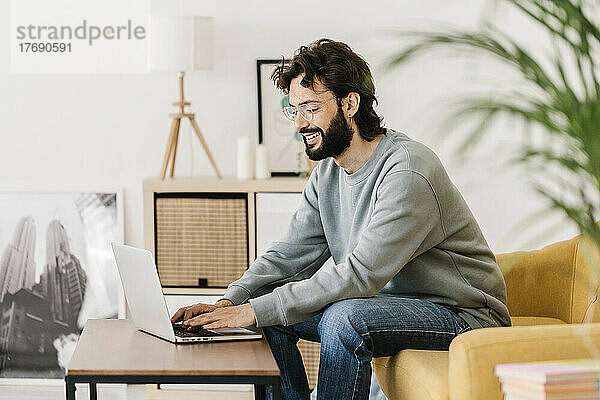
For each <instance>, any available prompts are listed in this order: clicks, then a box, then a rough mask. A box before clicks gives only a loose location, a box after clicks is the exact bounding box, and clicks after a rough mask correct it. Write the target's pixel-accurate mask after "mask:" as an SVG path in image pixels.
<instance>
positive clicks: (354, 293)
mask: <svg viewBox="0 0 600 400" xmlns="http://www.w3.org/2000/svg"><path fill="white" fill-rule="evenodd" d="M330 256H331V257H333V261H334V263H335V265H328V264H329V263H328V264H326V265H323V264H324V263H325V261H326V260H327V259H328V258H329V257H330ZM380 293H381V294H386V295H392V296H398V297H410V298H419V299H426V300H430V301H432V302H434V303H438V304H442V305H444V306H448V307H449V308H450V309H453V310H455V311H456V312H457V313H458V314H459V315H460V316H461V317H462V318H463V319H464V320H465V321H466V322H467V323H468V324H469V325H470V326H471V327H472V328H474V329H475V328H482V327H489V326H509V325H510V318H509V314H508V310H507V308H506V305H505V303H506V287H505V284H504V279H503V277H502V274H501V272H500V269H499V268H498V265H497V264H496V260H495V257H494V254H493V253H492V252H491V250H490V248H489V247H488V245H487V243H486V240H485V238H484V236H483V234H482V232H481V230H480V228H479V226H478V224H477V221H476V220H475V218H474V217H473V214H472V213H471V210H470V209H469V207H468V205H467V203H466V202H465V200H464V199H463V197H462V196H461V194H460V193H459V191H458V190H457V188H456V187H455V186H454V184H453V183H452V181H451V180H450V178H449V177H448V175H447V173H446V171H445V169H444V167H443V166H442V164H441V162H440V160H439V159H438V157H437V156H436V155H435V154H434V153H433V151H431V150H430V149H429V148H427V147H426V146H424V145H423V144H421V143H418V142H416V141H414V140H412V139H410V138H409V137H407V136H406V135H404V134H402V133H399V132H395V131H393V130H390V129H388V130H387V132H386V135H385V136H384V138H383V139H382V140H381V141H380V142H379V144H378V146H377V148H376V149H375V151H374V152H373V154H372V155H371V157H370V158H369V160H368V161H367V162H366V163H365V165H363V167H362V168H360V169H359V170H358V171H357V172H355V173H353V174H348V173H347V172H346V171H345V170H344V169H343V168H340V167H339V166H338V165H337V164H336V163H335V162H334V160H333V159H332V158H328V159H325V160H323V161H321V162H320V163H319V164H318V166H317V167H316V168H315V169H314V171H313V173H312V174H311V176H310V179H309V181H308V183H307V185H306V187H305V188H304V191H303V194H302V201H301V204H300V206H299V208H298V210H297V211H296V213H295V214H294V216H293V217H292V220H291V222H290V225H289V228H288V230H287V233H286V234H285V236H284V237H283V238H282V239H281V240H280V241H277V242H274V243H273V244H272V245H271V247H270V248H269V249H268V250H267V251H266V252H265V253H264V254H263V255H261V256H259V257H258V258H257V259H256V261H255V262H254V264H253V265H252V266H251V267H250V268H249V269H248V270H247V271H246V272H245V273H244V275H243V276H242V277H241V278H240V279H238V280H237V281H235V282H233V283H231V284H230V285H229V287H228V288H227V291H226V293H225V295H224V296H223V298H225V299H228V300H230V301H231V302H232V303H233V304H235V305H238V304H241V303H245V302H247V301H250V304H251V305H252V309H253V310H254V314H255V316H256V323H257V326H259V327H262V326H270V325H291V324H295V323H298V322H301V321H304V320H306V319H308V318H310V317H312V316H314V315H316V314H318V313H319V312H321V311H322V310H323V308H324V307H326V306H327V305H328V304H331V303H333V302H336V301H339V300H343V299H348V298H360V297H372V296H375V295H377V294H380Z"/></svg>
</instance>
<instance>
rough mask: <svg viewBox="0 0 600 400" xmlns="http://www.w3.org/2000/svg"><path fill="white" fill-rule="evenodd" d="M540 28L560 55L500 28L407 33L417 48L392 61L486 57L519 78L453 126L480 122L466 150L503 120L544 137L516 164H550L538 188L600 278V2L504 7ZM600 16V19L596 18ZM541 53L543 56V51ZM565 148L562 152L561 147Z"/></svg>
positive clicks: (534, 1) (474, 98) (519, 1)
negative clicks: (447, 55)
mask: <svg viewBox="0 0 600 400" xmlns="http://www.w3.org/2000/svg"><path fill="white" fill-rule="evenodd" d="M503 1H504V2H506V3H508V4H510V5H512V6H514V7H516V8H517V9H518V10H520V12H522V13H524V14H525V15H526V16H528V17H529V18H530V19H531V20H533V21H535V23H536V24H538V25H539V26H540V27H541V28H542V30H543V31H545V32H547V33H548V34H549V36H550V37H551V39H552V41H551V42H552V44H553V49H552V50H553V51H551V52H550V54H549V55H545V56H538V55H534V53H533V52H532V51H530V50H528V49H527V48H525V47H523V46H522V45H520V44H519V43H518V42H517V41H516V40H514V39H512V38H511V37H510V36H509V35H507V34H505V33H503V32H501V31H500V30H499V29H498V28H496V27H494V26H493V25H487V26H485V27H484V28H483V29H481V30H480V31H479V32H468V31H462V30H451V31H448V32H433V31H410V32H402V37H403V38H405V39H406V38H408V39H410V40H411V44H410V45H408V46H406V47H404V48H403V49H401V50H400V51H399V52H398V53H397V54H394V55H393V57H392V58H391V59H390V60H389V62H388V64H387V66H388V67H390V68H396V67H399V66H403V65H405V64H407V63H408V62H409V61H411V60H413V59H414V57H415V56H417V55H422V54H425V53H427V52H430V51H432V50H440V49H446V50H447V49H451V50H453V51H454V50H462V51H461V52H460V54H465V51H466V53H467V54H469V55H486V56H491V57H492V58H493V59H495V60H497V61H499V62H500V63H502V64H504V65H505V66H508V67H509V68H510V69H511V70H513V71H514V72H516V74H517V76H518V77H519V81H520V82H521V85H520V86H519V89H518V90H514V89H511V90H507V91H504V92H501V93H495V94H494V95H493V96H492V95H485V96H482V95H471V96H468V97H466V98H464V99H463V100H461V101H458V102H457V103H456V104H455V108H454V109H453V111H452V112H451V114H450V116H451V118H452V119H455V120H456V121H458V120H464V118H465V117H467V118H470V119H472V120H473V121H474V122H476V123H475V127H476V128H475V129H474V130H472V131H470V132H469V134H468V135H467V138H466V139H465V141H464V145H466V146H464V147H463V149H465V148H470V146H473V145H475V144H477V142H478V141H479V139H481V137H482V136H483V135H484V134H485V133H486V132H487V129H486V128H487V127H488V126H489V124H490V122H493V121H494V120H496V119H497V118H498V117H500V116H503V117H506V116H508V117H510V118H513V119H517V120H519V121H522V122H523V123H524V126H525V130H524V132H523V133H524V134H525V135H527V132H531V131H533V130H538V131H539V130H541V131H542V132H543V135H544V137H545V140H544V141H543V143H541V144H540V143H538V144H533V143H532V142H531V143H529V144H525V145H523V146H522V147H521V149H520V152H521V153H520V154H519V156H518V157H517V158H516V160H515V161H517V162H520V163H526V164H534V165H537V166H538V167H539V166H540V165H543V170H544V171H545V173H546V175H547V177H549V178H550V180H546V181H545V182H546V183H545V184H540V183H539V182H538V183H536V184H535V187H536V190H537V191H538V192H539V193H540V194H541V195H542V196H544V197H545V198H547V199H548V200H549V201H550V203H551V206H552V208H554V209H557V210H560V211H561V212H562V213H564V214H565V215H566V217H567V218H568V219H569V220H571V221H572V222H574V223H575V224H576V225H577V227H578V229H579V231H580V232H581V233H582V234H583V236H584V237H585V238H586V241H585V242H586V243H588V244H592V248H594V247H595V248H596V251H595V252H587V254H588V256H587V257H588V260H587V261H588V265H590V266H591V267H592V270H593V272H594V274H595V275H596V277H597V278H598V277H600V273H599V272H600V265H598V263H597V262H594V260H593V259H592V258H595V257H593V254H597V249H600V226H599V225H598V224H597V223H596V218H597V217H598V211H600V210H599V209H600V204H599V199H600V83H599V79H598V74H599V73H600V69H599V66H598V64H600V30H599V28H598V26H597V25H595V23H594V21H593V20H592V19H591V18H590V16H591V15H592V14H593V13H594V12H595V11H598V8H599V7H598V5H599V4H600V2H598V1H596V0H589V1H586V0H580V1H577V0H503ZM595 15H598V14H595ZM536 54H537V52H536ZM557 143H558V145H557Z"/></svg>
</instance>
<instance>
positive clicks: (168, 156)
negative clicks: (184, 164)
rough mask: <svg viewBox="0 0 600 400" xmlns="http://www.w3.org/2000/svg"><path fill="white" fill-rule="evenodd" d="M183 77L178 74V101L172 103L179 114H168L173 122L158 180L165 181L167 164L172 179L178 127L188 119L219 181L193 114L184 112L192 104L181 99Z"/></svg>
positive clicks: (216, 170) (215, 166)
mask: <svg viewBox="0 0 600 400" xmlns="http://www.w3.org/2000/svg"><path fill="white" fill-rule="evenodd" d="M183 76H184V73H183V72H180V73H179V101H175V102H173V103H172V104H173V105H174V106H178V107H179V112H178V113H177V114H169V117H171V118H173V122H172V123H171V133H170V134H169V141H168V142H167V149H166V151H165V158H164V160H163V163H162V167H161V169H160V179H165V176H166V174H167V167H168V166H169V163H170V164H171V173H170V176H171V178H172V177H173V173H174V172H175V157H176V156H177V142H178V140H179V127H180V126H181V120H182V119H183V118H189V120H190V123H191V124H192V128H194V132H196V135H197V136H198V139H200V143H202V147H204V151H205V152H206V155H207V156H208V159H209V160H210V163H211V164H212V166H213V168H214V170H215V172H216V173H217V177H218V178H219V179H223V177H222V176H221V173H220V172H219V168H217V164H216V163H215V160H214V159H213V156H212V154H211V153H210V150H209V149H208V145H207V144H206V141H205V140H204V136H202V132H200V128H199V127H198V124H197V123H196V119H195V114H194V113H186V112H185V107H186V106H191V104H192V103H190V102H189V101H185V100H184V98H183Z"/></svg>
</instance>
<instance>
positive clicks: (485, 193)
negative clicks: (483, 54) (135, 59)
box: [0, 0, 575, 252]
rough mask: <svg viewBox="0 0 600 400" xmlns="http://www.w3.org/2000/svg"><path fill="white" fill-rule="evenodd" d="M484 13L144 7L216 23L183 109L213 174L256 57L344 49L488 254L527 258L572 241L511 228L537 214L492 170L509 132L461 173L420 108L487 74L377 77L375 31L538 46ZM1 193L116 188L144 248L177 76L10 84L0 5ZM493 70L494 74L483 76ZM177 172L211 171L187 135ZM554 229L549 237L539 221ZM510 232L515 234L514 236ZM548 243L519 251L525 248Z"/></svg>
mask: <svg viewBox="0 0 600 400" xmlns="http://www.w3.org/2000/svg"><path fill="white" fill-rule="evenodd" d="M494 4H495V2H494V1H486V2H473V1H468V0H465V1H449V0H428V1H419V2H415V1H410V0H389V1H388V0H386V1H373V2H365V1H323V0H320V1H314V0H305V1H303V2H291V3H290V2H283V1H269V2H267V1H264V0H261V1H243V0H237V1H233V0H221V1H214V0H202V1H191V0H190V1H188V2H181V1H179V2H173V1H167V0H154V2H153V7H154V10H155V12H158V11H161V10H162V11H165V10H167V11H169V12H171V11H173V9H174V7H177V8H180V9H181V10H183V11H184V12H185V13H190V14H194V13H196V14H202V15H212V16H214V17H215V30H216V31H215V41H216V54H215V68H214V70H213V71H200V72H196V73H193V74H188V76H187V77H186V97H187V98H188V99H189V100H191V101H192V105H193V110H194V112H195V113H196V115H197V120H198V123H199V125H200V127H201V129H202V130H203V132H204V135H205V137H206V140H207V141H208V143H209V146H210V148H211V150H212V152H213V154H214V156H215V158H216V162H217V164H218V166H219V168H220V169H221V172H223V173H224V174H225V175H229V176H233V175H234V174H235V154H234V152H232V151H231V149H232V148H234V147H233V146H234V144H235V141H236V139H237V138H238V137H240V136H242V135H249V136H250V137H253V138H256V137H257V100H256V81H255V79H256V78H255V76H256V69H255V68H256V67H255V65H256V64H255V60H256V58H271V57H280V56H281V55H289V54H291V53H292V52H293V50H294V49H295V48H297V47H298V46H299V45H302V44H306V43H309V42H311V41H312V40H315V39H317V38H319V37H324V36H325V37H331V38H334V39H338V40H343V41H347V42H348V43H349V44H350V45H351V46H352V47H353V48H354V49H355V50H356V51H357V52H359V53H360V54H362V55H363V56H365V58H366V59H367V61H369V63H370V64H371V66H372V67H373V69H374V72H375V79H376V83H377V88H378V95H379V100H380V106H379V109H378V110H379V112H380V113H382V114H383V115H384V117H385V120H386V122H387V125H388V126H389V127H393V128H395V129H398V130H402V131H404V132H405V133H407V134H408V135H409V136H412V137H413V138H415V139H417V140H420V141H422V142H424V143H426V144H428V145H429V146H430V147H432V148H433V149H434V150H435V151H436V152H438V154H439V155H440V156H441V158H442V160H443V161H444V162H445V164H446V167H447V169H448V171H449V173H450V175H451V176H452V178H453V180H454V181H455V183H456V184H457V186H458V187H459V188H460V189H461V191H462V192H463V194H464V196H465V198H466V200H467V201H468V203H469V205H470V206H471V208H472V210H473V212H474V214H475V215H476V217H477V219H478V221H479V222H480V225H481V227H482V229H483V231H484V233H485V234H486V237H487V239H488V241H489V243H490V245H491V247H492V249H493V250H494V251H496V252H501V251H509V250H515V249H524V248H533V247H536V246H539V245H542V244H545V243H549V242H551V241H554V240H559V239H563V238H568V237H570V236H571V235H573V234H574V233H575V230H574V229H573V227H571V226H569V225H567V224H564V223H562V219H561V218H560V217H559V218H556V217H554V218H550V219H548V220H546V221H547V222H544V223H542V222H538V223H536V224H534V225H529V226H528V228H527V227H525V228H527V229H521V228H518V229H517V231H515V230H514V229H513V228H515V225H516V224H517V223H518V222H519V221H522V220H523V219H524V218H525V217H526V216H528V215H530V214H531V213H533V212H535V211H537V210H540V209H544V208H545V207H546V205H545V203H544V202H543V201H542V200H541V199H540V198H538V197H537V196H536V195H535V194H534V193H533V191H532V190H530V189H529V185H528V178H527V174H526V173H524V171H523V170H522V169H517V170H513V171H506V170H505V169H504V168H501V167H499V165H498V164H499V161H500V160H501V159H502V158H501V157H500V155H501V154H504V157H506V155H510V154H514V149H515V147H514V143H515V141H516V140H517V139H516V137H517V136H516V135H515V132H514V131H512V130H510V129H509V128H508V127H506V126H497V127H496V128H495V131H496V133H497V135H495V136H494V137H493V139H490V140H487V141H486V143H485V146H484V148H482V149H480V150H479V151H478V152H477V154H476V155H474V157H473V159H471V160H469V162H467V163H465V162H463V161H461V160H458V159H457V158H456V157H454V156H453V155H452V154H451V152H450V151H449V148H450V146H449V144H450V143H452V142H453V140H454V139H453V138H454V136H451V135H454V134H455V133H456V132H447V133H445V135H446V136H448V139H447V141H445V142H441V141H440V140H439V139H438V138H436V137H434V129H433V128H434V124H433V123H432V121H434V120H435V119H436V117H437V116H438V115H439V110H436V109H435V108H434V107H433V106H432V102H434V100H436V99H437V98H439V97H441V96H446V97H447V96H452V95H453V94H454V93H455V91H456V90H457V89H458V90H462V89H465V88H469V87H470V85H472V83H473V82H474V80H473V72H478V73H481V72H489V71H488V70H487V68H489V65H488V64H470V65H468V68H466V67H465V65H464V64H460V63H457V62H456V61H453V60H450V59H447V58H439V57H438V58H436V59H432V58H429V59H428V60H420V61H418V62H416V63H415V64H413V65H412V66H411V67H410V68H406V69H403V70H401V71H396V72H394V73H392V74H387V75H385V74H383V73H382V72H381V71H380V70H379V69H378V67H379V66H380V64H381V60H382V59H383V58H384V56H385V55H387V54H389V53H390V52H391V51H393V50H394V48H397V45H396V42H395V41H394V40H392V39H390V36H389V34H388V33H386V31H387V30H388V29H390V28H394V27H406V26H412V27H415V26H417V27H419V26H420V27H429V26H432V25H433V22H432V21H435V20H443V21H446V22H450V23H453V24H461V25H463V26H472V27H476V26H479V24H480V23H481V21H482V17H486V16H491V15H494V13H495V14H496V18H497V20H498V21H500V22H501V23H502V24H503V26H504V27H506V29H507V30H508V32H509V33H510V34H512V35H514V36H515V37H517V38H523V37H525V38H526V39H527V41H528V42H529V44H530V45H532V46H535V47H540V46H543V45H545V43H541V42H539V41H541V40H542V39H541V37H540V36H539V35H535V34H532V33H531V27H530V26H528V25H527V24H526V23H524V22H523V21H522V20H520V19H517V18H515V17H514V15H513V14H512V13H508V12H507V11H506V10H502V9H499V10H497V9H495V8H494ZM0 25H1V26H2V27H3V30H2V34H0V54H2V56H1V57H0V188H1V187H14V186H21V187H22V186H26V187H28V188H36V187H48V186H57V187H61V188H64V187H65V186H66V187H74V188H77V187H82V186H85V187H86V188H89V187H90V186H92V187H93V186H94V185H98V186H99V187H102V188H105V187H107V186H111V185H114V186H118V187H123V188H124V189H125V239H126V242H127V243H129V244H132V245H137V246H142V245H143V236H142V192H141V190H142V184H141V182H142V179H143V178H145V177H147V176H156V175H158V172H159V169H160V165H161V162H162V157H163V151H164V148H165V144H166V139H167V134H168V130H169V125H170V120H169V118H168V116H167V114H168V113H169V112H173V109H172V108H171V106H170V104H171V102H172V101H175V100H176V96H177V91H176V77H175V75H171V74H168V73H153V74H140V75H135V74H121V75H119V74H116V75H44V74H39V75H17V74H10V72H9V65H10V64H9V59H8V52H9V49H8V47H9V37H8V32H9V30H8V26H9V25H10V21H9V2H8V1H7V0H1V1H0ZM492 71H495V70H492ZM180 140H181V143H180V148H179V151H178V160H177V161H178V164H177V170H176V174H177V175H178V176H184V175H211V174H212V169H211V168H210V164H209V163H208V162H207V160H206V158H205V156H204V153H203V152H202V149H201V147H200V145H199V143H198V142H197V140H196V139H195V137H194V138H193V137H191V131H190V129H189V127H188V126H187V125H185V128H184V129H183V135H182V137H181V138H180ZM556 221H558V222H561V225H560V226H558V227H553V228H548V229H550V232H545V230H546V227H548V226H549V224H550V222H556ZM516 233H518V234H516ZM540 233H547V234H545V235H544V236H543V237H538V238H536V239H535V240H533V241H531V240H529V239H531V238H532V237H534V236H536V235H538V234H540Z"/></svg>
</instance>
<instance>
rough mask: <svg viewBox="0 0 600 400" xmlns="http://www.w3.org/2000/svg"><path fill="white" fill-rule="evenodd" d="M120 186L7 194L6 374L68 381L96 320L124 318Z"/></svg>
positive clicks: (2, 199)
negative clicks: (88, 326)
mask: <svg viewBox="0 0 600 400" xmlns="http://www.w3.org/2000/svg"><path fill="white" fill-rule="evenodd" d="M111 242H116V243H122V242H123V211H122V194H121V191H120V190H111V191H56V192H52V191H43V192H42V191H40V192H29V191H28V192H16V191H15V192H9V191H0V378H20V379H21V378H38V379H50V378H63V377H64V369H65V367H66V365H67V364H68V362H69V360H70V359H71V355H72V354H73V351H74V349H75V345H76V344H77V340H78V338H79V335H80V333H81V331H82V329H83V326H84V325H85V323H86V321H87V320H88V319H89V318H118V317H119V316H124V307H125V306H124V300H123V295H122V289H121V283H120V280H119V275H118V272H117V269H116V265H115V264H114V259H113V256H112V251H111V247H110V243H111Z"/></svg>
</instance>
